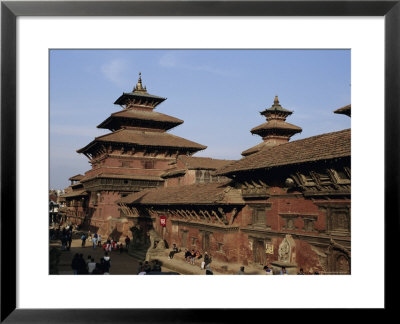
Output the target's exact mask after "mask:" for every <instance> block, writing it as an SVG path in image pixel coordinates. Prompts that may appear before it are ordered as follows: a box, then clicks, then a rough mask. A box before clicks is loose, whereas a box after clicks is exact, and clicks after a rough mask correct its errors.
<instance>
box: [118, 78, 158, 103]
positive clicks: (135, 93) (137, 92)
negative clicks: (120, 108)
mask: <svg viewBox="0 0 400 324" xmlns="http://www.w3.org/2000/svg"><path fill="white" fill-rule="evenodd" d="M164 100H166V98H163V97H159V96H155V95H152V94H150V93H148V92H147V89H146V87H144V86H143V85H142V74H141V73H140V72H139V80H138V82H137V84H136V86H135V87H134V88H133V90H132V92H123V93H122V95H121V96H120V97H119V98H118V99H117V100H116V101H115V102H114V104H116V105H126V106H129V105H132V104H133V105H135V104H139V105H140V104H144V105H145V106H147V107H148V108H155V107H156V106H157V105H158V104H160V103H161V102H163V101H164Z"/></svg>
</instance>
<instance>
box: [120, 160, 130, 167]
mask: <svg viewBox="0 0 400 324" xmlns="http://www.w3.org/2000/svg"><path fill="white" fill-rule="evenodd" d="M121 166H122V167H123V168H130V167H131V162H129V161H121Z"/></svg>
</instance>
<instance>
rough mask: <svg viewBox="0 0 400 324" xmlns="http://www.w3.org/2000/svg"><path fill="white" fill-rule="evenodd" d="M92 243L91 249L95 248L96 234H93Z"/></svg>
mask: <svg viewBox="0 0 400 324" xmlns="http://www.w3.org/2000/svg"><path fill="white" fill-rule="evenodd" d="M92 243H93V249H95V248H96V246H97V237H96V234H94V235H93V238H92Z"/></svg>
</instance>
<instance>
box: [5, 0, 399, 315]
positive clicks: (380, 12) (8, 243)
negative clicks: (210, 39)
mask: <svg viewBox="0 0 400 324" xmlns="http://www.w3.org/2000/svg"><path fill="white" fill-rule="evenodd" d="M399 2H400V0H394V1H385V0H383V1H382V0H381V1H351V0H350V1H329V0H328V1H323V0H316V1H294V0H292V1H285V0H282V1H276V0H275V1H273V0H265V1H264V0H261V1H182V0H181V1H168V0H167V1H147V2H146V1H123V2H119V1H115V2H114V1H2V2H1V224H0V225H1V241H0V244H1V269H0V270H1V295H0V298H1V322H4V323H33V322H35V323H89V322H96V323H98V322H100V323H128V322H129V323H130V322H134V323H148V322H160V323H169V322H174V323H194V322H213V323H217V322H233V321H235V320H234V319H235V318H240V317H241V314H243V311H244V309H242V310H239V309H216V310H215V309H214V311H213V312H212V315H211V316H209V313H208V312H205V311H204V310H199V309H197V310H196V309H168V310H166V309H157V308H152V309H79V310H71V309H17V308H16V300H17V295H16V270H17V268H16V237H17V232H16V207H17V205H16V204H17V196H16V192H17V184H16V163H17V158H16V131H17V124H16V36H17V31H16V19H17V17H19V16H384V19H385V111H384V114H385V156H384V159H385V179H384V181H385V186H384V187H385V265H377V264H375V263H374V262H373V256H371V269H374V268H376V267H383V266H385V307H384V310H390V309H393V307H395V306H396V305H395V303H396V298H395V297H394V298H393V297H391V296H393V294H392V293H393V292H394V289H395V287H397V285H396V283H398V279H397V278H396V277H398V276H397V275H396V274H397V270H396V269H395V268H391V267H390V262H391V261H392V260H395V259H396V257H394V258H393V257H390V258H389V256H396V255H397V251H396V250H397V249H396V245H397V244H395V243H396V242H394V243H393V238H397V237H398V234H399V227H400V226H399V224H400V222H399V204H400V203H399V201H400V199H399V198H400V195H399V189H398V184H399V154H400V147H399V126H400V125H399V108H400V78H399V74H400V65H399V61H400V3H399ZM366 95H368V94H366ZM377 113H380V112H379V111H378V112H377ZM371 131H373V130H371ZM371 172H372V173H373V170H371ZM374 194H376V193H374V189H373V188H371V196H374ZM369 201H370V202H371V199H370V197H369ZM366 248H367V247H366ZM371 269H365V270H366V271H371ZM371 275H374V274H373V272H372V271H371ZM367 284H368V283H366V285H367ZM366 293H368V292H367V291H366ZM188 296H189V292H188ZM165 298H168V297H167V296H166V297H165ZM238 298H249V297H248V296H247V297H246V296H242V295H241V294H240V292H238ZM268 298H271V296H269V297H268ZM272 298H273V297H272ZM157 302H160V301H159V300H157ZM247 310H248V309H246V311H247ZM251 311H252V313H251V317H252V318H260V319H265V317H264V315H265V313H264V312H265V310H260V309H253V310H251ZM269 314H271V313H269ZM246 315H248V314H247V313H246ZM253 316H255V317H253ZM269 316H270V315H269ZM286 319H287V318H286Z"/></svg>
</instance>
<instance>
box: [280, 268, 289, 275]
mask: <svg viewBox="0 0 400 324" xmlns="http://www.w3.org/2000/svg"><path fill="white" fill-rule="evenodd" d="M280 274H281V275H287V274H288V272H287V270H286V268H285V267H282V269H281V271H280Z"/></svg>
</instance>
